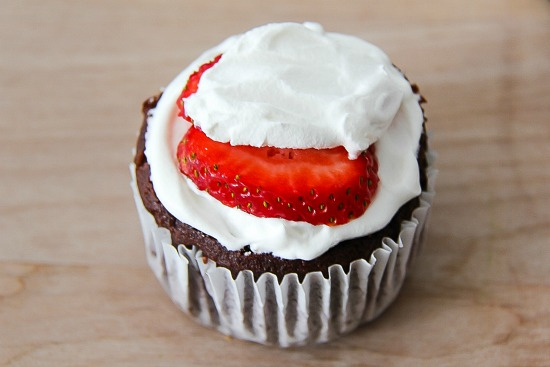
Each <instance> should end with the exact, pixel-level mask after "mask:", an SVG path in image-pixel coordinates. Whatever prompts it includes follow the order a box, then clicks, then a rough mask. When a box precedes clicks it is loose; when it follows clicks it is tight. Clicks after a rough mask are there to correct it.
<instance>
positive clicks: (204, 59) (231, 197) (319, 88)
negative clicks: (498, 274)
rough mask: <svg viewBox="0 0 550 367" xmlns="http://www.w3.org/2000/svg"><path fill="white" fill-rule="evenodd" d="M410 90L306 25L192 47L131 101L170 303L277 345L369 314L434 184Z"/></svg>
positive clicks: (343, 38)
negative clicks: (139, 100)
mask: <svg viewBox="0 0 550 367" xmlns="http://www.w3.org/2000/svg"><path fill="white" fill-rule="evenodd" d="M423 102H424V99H423V98H422V96H421V95H420V94H419V90H418V87H417V86H416V85H414V84H411V83H410V82H409V81H408V80H407V78H406V77H405V76H404V75H403V73H402V72H401V71H400V70H399V69H397V68H396V67H395V66H394V65H393V64H392V63H391V61H390V60H389V58H388V56H387V55H386V54H384V53H383V52H382V51H381V50H380V49H379V48H377V47H376V46H374V45H372V44H370V43H368V42H365V41H363V40H361V39H358V38H356V37H352V36H347V35H342V34H337V33H329V32H325V31H324V30H323V28H322V27H321V26H320V25H318V24H314V23H304V24H296V23H279V24H268V25H265V26H261V27H258V28H255V29H252V30H250V31H248V32H246V33H244V34H241V35H237V36H233V37H230V38H229V39H227V40H226V41H224V42H222V43H221V44H220V45H218V46H216V47H214V48H212V49H210V50H208V51H206V52H205V53H204V54H202V55H201V56H200V57H199V58H198V59H197V60H196V61H194V62H193V63H192V64H191V65H190V66H189V67H187V68H186V69H185V70H183V72H181V73H180V74H179V75H178V76H177V77H176V78H175V79H174V81H172V82H171V83H170V84H169V85H168V86H167V87H166V89H165V90H164V91H162V93H161V94H159V95H157V96H154V97H151V98H149V99H148V100H147V101H145V102H144V104H143V114H144V121H143V125H142V127H141V132H140V134H139V138H138V143H137V149H136V154H135V158H134V164H132V166H131V172H132V176H133V182H132V186H133V188H134V194H135V195H134V196H135V200H136V205H137V208H138V213H139V217H140V220H141V224H142V229H143V234H144V238H145V244H146V253H147V258H148V261H149V264H150V266H151V268H152V270H153V272H154V273H155V275H156V276H157V278H158V279H159V281H160V282H161V284H162V285H163V286H164V288H165V290H166V292H167V293H168V295H169V296H170V297H171V299H172V300H173V301H174V303H175V304H176V305H177V306H178V307H179V308H181V309H182V310H183V311H184V312H186V313H187V314H189V315H191V316H192V317H193V318H195V319H197V320H198V321H199V322H201V323H202V324H204V325H207V326H211V327H214V328H216V329H218V330H219V331H221V332H222V333H224V334H227V335H231V336H234V337H237V338H241V339H245V340H250V341H255V342H259V343H263V344H273V345H279V346H293V345H303V344H312V343H320V342H326V341H329V340H331V339H334V338H336V337H338V336H340V335H343V334H346V333H349V332H350V331H352V330H354V329H355V328H357V327H358V326H359V325H361V324H363V323H365V322H367V321H370V320H372V319H373V318H375V317H377V316H378V315H379V314H380V313H381V312H382V311H383V310H384V309H385V308H386V307H387V306H388V305H389V304H390V303H391V302H392V300H393V299H394V298H395V296H396V295H397V293H398V291H399V289H400V287H401V285H402V283H403V281H404V278H405V275H406V272H407V269H408V267H409V265H410V263H411V261H412V260H413V258H414V257H415V254H416V253H417V252H418V250H419V248H420V246H421V245H422V242H423V238H424V236H423V232H424V228H425V223H426V221H427V217H428V212H429V208H430V203H431V200H432V197H433V178H434V170H433V168H431V165H430V164H431V161H432V159H431V157H430V153H429V150H428V145H427V136H426V132H425V122H426V119H425V117H424V113H423V109H422V107H421V104H422V103H423Z"/></svg>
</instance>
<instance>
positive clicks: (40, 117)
mask: <svg viewBox="0 0 550 367" xmlns="http://www.w3.org/2000/svg"><path fill="white" fill-rule="evenodd" d="M286 20H290V21H306V20H310V21H317V22H320V23H322V24H323V25H324V26H325V28H326V29H327V30H329V31H337V32H343V33H350V34H354V35H357V36H359V37H362V38H364V39H367V40H370V41H372V42H373V43H376V44H378V45H379V46H381V47H382V48H384V49H385V50H386V51H387V52H388V54H389V55H390V56H391V57H392V59H393V61H394V62H395V63H396V64H397V65H399V66H401V67H402V69H403V70H404V71H405V72H406V73H407V75H408V76H409V78H410V79H411V80H412V81H414V82H416V83H418V84H419V85H420V87H421V91H422V92H423V94H424V95H425V96H426V98H427V100H428V104H427V105H426V111H427V116H428V119H429V121H428V127H429V130H430V131H431V132H432V133H433V143H432V146H433V147H434V148H435V149H436V150H437V152H438V154H439V158H438V162H437V166H438V168H439V170H440V174H439V177H438V183H437V187H436V188H437V196H436V203H435V205H434V207H433V211H432V217H431V225H430V230H429V234H428V237H427V241H428V242H427V244H426V246H425V248H424V251H423V253H422V255H421V257H420V258H419V259H418V262H417V263H416V264H415V266H414V268H413V269H412V271H411V273H410V276H409V278H408V279H407V281H406V283H405V285H404V288H403V291H402V293H401V295H400V296H399V297H398V299H397V301H396V302H395V303H394V304H393V305H392V306H391V307H390V308H389V309H388V311H387V312H386V313H384V314H383V315H382V317H380V318H379V319H378V320H376V321H374V322H373V323H371V324H368V325H366V326H365V327H362V328H361V329H359V330H358V331H356V332H354V333H353V334H351V335H349V336H347V337H344V338H342V339H339V340H337V341H335V342H333V343H329V344H326V345H322V346H317V347H307V348H296V349H288V350H280V349H277V348H270V347H265V346H261V345H256V344H251V343H247V342H242V341H238V340H233V339H229V338H227V337H224V336H222V335H220V334H218V333H217V332H215V331H212V330H210V329H205V328H203V327H201V326H199V325H197V324H195V323H194V322H193V321H192V320H191V319H189V318H187V317H186V316H185V315H183V314H180V312H179V311H178V310H177V309H176V307H175V306H173V305H172V303H171V302H170V301H169V299H168V297H167V296H166V295H165V294H164V293H163V290H162V289H161V287H160V286H159V284H157V281H156V279H155V278H154V276H153V274H152V273H151V272H150V270H149V268H148V266H147V265H146V261H145V255H144V249H143V242H142V235H141V232H140V227H139V225H138V218H137V215H136V212H135V209H134V204H133V202H132V196H131V191H130V187H129V173H128V167H127V165H128V163H129V162H130V160H131V150H132V148H133V146H134V142H135V138H136V132H137V129H138V128H139V125H140V121H141V116H140V104H141V102H142V100H144V99H145V98H146V97H148V96H150V95H152V94H153V93H155V92H156V91H157V90H158V89H159V87H162V86H163V85H166V84H167V83H168V82H169V81H170V80H171V79H172V78H173V77H174V76H175V75H176V74H177V73H178V72H179V71H180V70H181V69H182V68H183V67H184V66H185V65H187V64H188V63H189V62H190V61H192V60H193V59H194V58H195V57H196V56H198V55H199V53H200V52H202V51H203V50H205V49H207V48H209V47H211V46H213V45H215V44H217V43H218V42H220V41H221V40H222V39H224V38H225V37H226V36H228V35H231V34H235V33H240V32H242V31H245V30H247V29H249V28H251V27H253V26H256V25H260V24H264V23H267V22H273V21H286ZM0 86H1V97H0V365H2V366H10V367H11V366H119V365H131V366H176V365H178V366H314V367H323V366H550V185H549V184H550V144H549V142H550V121H549V120H550V2H549V1H544V0H525V1H519V0H518V1H511V0H509V1H500V0H498V1H497V0H494V1H488V0H482V1H473V0H472V1H457V0H444V1H416V2H413V1H384V2H382V1H330V0H323V1H318V0H305V1H296V0H293V1H290V0H279V1H269V2H268V1H245V0H238V1H228V2H221V1H220V2H217V1H199V0H196V1H191V0H189V1H170V0H162V1H158V2H153V1H145V0H142V1H124V0H113V1H60V0H53V1H39V0H4V1H2V3H1V6H0Z"/></svg>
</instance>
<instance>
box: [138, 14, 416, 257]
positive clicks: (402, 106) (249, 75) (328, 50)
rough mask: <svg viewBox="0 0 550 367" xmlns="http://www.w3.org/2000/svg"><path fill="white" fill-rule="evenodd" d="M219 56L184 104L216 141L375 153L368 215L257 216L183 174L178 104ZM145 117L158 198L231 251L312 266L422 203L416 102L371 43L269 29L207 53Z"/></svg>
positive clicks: (305, 29) (311, 27)
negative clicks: (323, 219)
mask: <svg viewBox="0 0 550 367" xmlns="http://www.w3.org/2000/svg"><path fill="white" fill-rule="evenodd" d="M220 53H223V57H222V58H221V60H220V62H219V63H218V64H216V66H215V67H213V68H211V69H209V70H207V71H206V72H205V73H204V74H203V76H202V78H201V84H200V88H199V90H198V92H197V93H196V94H194V95H193V96H191V97H189V98H188V99H187V100H186V102H185V108H186V111H188V113H189V115H190V116H192V117H193V119H194V120H195V124H197V125H198V126H200V127H201V129H202V130H203V131H204V132H205V133H206V134H207V135H208V136H209V137H210V138H212V139H214V140H218V141H223V142H230V143H232V144H248V145H253V146H264V145H270V146H277V147H280V148H288V147H290V148H319V149H322V148H328V147H334V146H339V145H342V146H344V147H345V148H346V149H347V150H348V154H349V156H350V158H354V157H356V156H357V155H358V154H359V153H360V152H361V151H362V150H364V149H366V148H368V146H369V145H370V144H373V143H374V144H376V152H377V157H378V164H379V168H378V176H379V179H380V183H379V188H378V192H377V193H376V196H375V198H374V200H373V201H372V203H371V205H370V206H369V208H368V209H367V211H366V212H365V213H364V214H363V215H362V216H360V217H358V218H356V219H354V220H352V221H350V222H348V223H346V224H343V225H340V226H331V227H329V226H326V225H312V224H309V223H306V222H293V221H288V220H284V219H279V218H259V217H255V216H253V215H251V214H248V213H245V212H243V211H241V210H239V209H236V208H230V207H227V206H225V205H223V204H222V203H220V202H218V201H217V200H215V199H214V198H212V197H211V196H210V195H208V194H207V193H205V192H203V191H200V190H198V189H197V188H196V186H195V185H194V184H193V183H192V182H191V181H190V180H188V179H187V178H186V177H185V176H184V175H182V174H181V173H180V172H179V169H178V164H177V161H176V149H177V144H178V142H179V140H180V139H181V137H182V136H183V135H184V133H185V131H186V130H187V129H188V128H189V124H188V123H187V122H186V121H184V120H183V119H181V118H178V117H177V107H176V101H177V98H178V97H179V94H180V92H181V89H182V88H183V86H184V85H185V83H186V81H187V78H188V77H189V75H190V74H191V73H192V72H193V71H194V70H196V69H197V68H198V66H200V65H201V64H203V63H205V62H208V61H210V60H211V59H212V58H214V56H216V55H218V54H220ZM151 112H152V116H151V117H150V118H149V119H148V128H147V134H146V149H145V154H146V155H147V160H148V162H149V164H150V167H151V181H152V183H153V187H154V189H155V192H156V194H157V197H158V198H159V200H160V201H161V202H162V204H163V205H164V206H165V208H166V209H167V210H168V211H169V212H170V213H171V214H172V215H174V216H175V217H176V218H177V219H179V220H180V221H182V222H184V223H187V224H189V225H191V226H193V227H195V228H197V229H199V230H201V231H202V232H204V233H206V234H208V235H211V236H213V237H215V238H216V239H217V240H218V241H219V242H220V243H221V244H222V245H224V246H225V247H226V248H227V249H229V250H240V249H242V248H243V247H245V246H247V245H248V246H249V247H250V249H251V251H253V252H258V253H273V255H275V256H279V257H282V258H287V259H303V260H310V259H313V258H315V257H317V256H319V255H321V254H322V253H324V252H325V251H327V250H328V249H329V248H330V247H332V246H334V245H335V244H337V243H339V242H341V241H343V240H346V239H349V238H354V237H360V236H364V235H367V234H369V233H372V232H375V231H377V230H379V229H381V228H383V227H384V226H385V225H386V224H387V223H389V221H390V220H391V218H392V217H393V215H394V214H395V212H396V211H397V210H398V209H399V207H400V206H402V205H403V204H404V203H406V202H407V201H408V200H410V199H411V198H413V197H415V196H417V195H419V194H420V191H421V189H420V184H419V172H418V164H417V160H416V155H417V150H418V141H419V139H420V135H421V133H422V122H423V115H422V111H421V108H420V105H419V96H418V95H416V94H415V93H413V91H412V89H411V86H410V84H409V83H408V82H407V80H406V79H405V78H404V77H403V75H402V74H401V73H400V72H399V71H398V70H397V69H396V68H395V67H394V66H393V65H392V64H391V61H390V60H389V58H388V57H387V56H386V55H385V54H384V53H383V52H382V51H381V50H379V49H378V48H376V47H375V46H373V45H371V44H369V43H367V42H365V41H362V40H360V39H358V38H355V37H351V36H345V35H341V34H335V33H326V32H324V31H323V30H322V28H321V27H320V26H319V25H316V24H311V23H306V24H303V25H301V24H294V23H281V24H270V25H266V26H263V27H259V28H256V29H254V30H252V31H249V32H247V33H244V34H243V35H239V36H234V37H231V38H229V39H227V40H226V41H224V42H223V43H222V44H220V45H219V46H217V47H215V48H213V49H211V50H209V51H207V52H205V53H204V54H203V55H201V56H200V57H199V58H198V59H197V60H196V61H195V62H193V63H192V64H191V65H190V66H189V67H188V68H187V69H185V70H184V71H183V72H182V73H181V74H180V75H179V76H178V77H177V78H176V79H175V80H174V81H173V82H172V83H170V84H169V85H168V87H167V88H166V90H165V91H164V93H163V95H162V97H161V99H160V100H159V102H158V104H157V107H156V108H155V109H154V110H153V111H151Z"/></svg>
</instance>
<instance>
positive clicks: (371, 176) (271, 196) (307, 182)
mask: <svg viewBox="0 0 550 367" xmlns="http://www.w3.org/2000/svg"><path fill="white" fill-rule="evenodd" d="M177 158H178V162H179V168H180V171H181V172H182V173H183V174H185V175H186V176H187V177H189V179H191V181H193V182H194V183H195V185H197V187H198V188H199V189H200V190H206V191H207V192H208V193H209V194H210V195H211V196H213V197H214V198H216V199H217V200H219V201H220V202H222V203H223V204H225V205H227V206H230V207H236V208H238V209H241V210H243V211H245V212H247V213H250V214H253V215H255V216H258V217H272V218H284V219H288V220H291V221H305V222H308V223H311V224H314V225H317V224H326V225H329V226H332V225H338V224H344V223H347V222H349V221H350V220H352V219H353V218H356V217H358V216H360V215H361V214H363V213H364V212H365V210H366V209H367V207H368V206H369V204H370V203H371V200H372V198H373V195H374V193H375V192H376V188H377V187H378V181H379V179H378V176H377V171H378V163H377V161H376V157H375V154H374V149H373V147H371V148H369V149H368V150H367V151H365V152H364V153H363V154H361V155H360V156H359V157H358V158H357V159H354V160H350V159H348V154H347V151H346V150H345V149H344V148H343V147H337V148H332V149H322V150H318V149H279V148H273V147H261V148H257V147H250V146H241V145H239V146H231V145H230V144H229V143H220V142H217V141H214V140H212V139H210V138H208V137H207V136H206V135H205V134H204V133H203V132H202V131H201V130H200V129H198V128H196V127H194V126H192V127H191V128H190V129H189V130H188V131H187V133H186V134H185V136H184V137H183V139H182V140H181V142H180V144H179V146H178V150H177Z"/></svg>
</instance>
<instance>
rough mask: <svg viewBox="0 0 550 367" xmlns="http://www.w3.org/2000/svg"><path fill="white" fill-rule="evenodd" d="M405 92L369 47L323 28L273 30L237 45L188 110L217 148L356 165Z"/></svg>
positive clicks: (276, 27)
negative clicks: (341, 151) (330, 154)
mask: <svg viewBox="0 0 550 367" xmlns="http://www.w3.org/2000/svg"><path fill="white" fill-rule="evenodd" d="M407 88H410V87H409V83H407V81H406V80H405V79H404V78H403V76H402V75H401V73H399V71H397V70H396V69H395V68H394V67H392V65H391V62H390V60H389V59H388V57H387V56H386V54H384V53H383V52H382V51H381V50H380V49H379V48H377V47H375V46H374V45H371V44H370V43H367V42H364V41H362V40H360V39H358V38H355V37H351V36H344V35H340V34H334V33H325V32H324V31H323V29H322V28H321V27H320V26H319V25H312V24H306V25H305V26H304V25H302V24H294V23H281V24H270V25H267V26H263V27H259V28H255V29H253V30H251V31H249V32H247V33H244V34H243V35H242V36H241V37H239V38H237V39H236V40H235V41H234V42H233V44H232V45H231V48H230V49H228V50H227V51H225V52H224V54H223V57H222V58H221V59H220V61H219V62H218V63H217V64H216V67H214V68H211V69H210V70H208V71H206V72H205V73H204V75H203V76H202V78H201V81H200V88H199V90H198V91H197V93H195V94H193V95H191V96H190V97H188V98H186V99H185V110H186V113H187V114H188V115H189V116H191V117H192V118H193V121H194V123H195V125H196V126H199V127H200V128H201V129H202V130H203V131H204V133H205V134H206V135H207V136H209V137H210V138H212V139H214V140H216V141H221V142H230V143H231V144H233V145H252V146H257V147H260V146H265V145H268V146H275V147H279V148H310V147H316V148H319V149H322V148H332V147H337V146H343V147H344V148H346V150H347V151H348V153H349V155H350V157H351V158H356V157H357V156H358V155H359V154H360V153H361V152H362V151H364V150H365V149H367V148H368V147H369V145H371V144H372V143H374V142H375V141H377V140H378V139H379V138H380V136H381V135H382V134H383V133H384V132H385V131H386V129H387V127H388V126H389V124H390V123H391V122H392V121H393V119H394V117H395V114H396V113H397V110H398V109H399V106H400V105H401V101H402V99H403V95H404V90H406V89H407ZM251 127H254V128H251Z"/></svg>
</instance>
